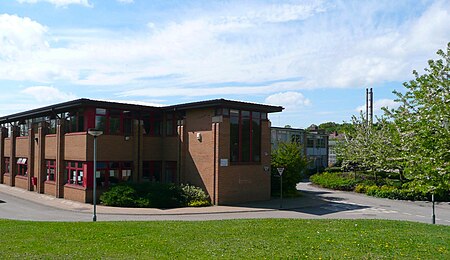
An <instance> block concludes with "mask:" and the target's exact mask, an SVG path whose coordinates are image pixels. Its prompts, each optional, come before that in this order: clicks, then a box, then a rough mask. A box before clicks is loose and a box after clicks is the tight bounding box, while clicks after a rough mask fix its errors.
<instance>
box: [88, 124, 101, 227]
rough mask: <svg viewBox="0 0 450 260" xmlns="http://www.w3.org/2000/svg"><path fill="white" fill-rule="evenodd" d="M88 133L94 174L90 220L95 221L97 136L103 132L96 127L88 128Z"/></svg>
mask: <svg viewBox="0 0 450 260" xmlns="http://www.w3.org/2000/svg"><path fill="white" fill-rule="evenodd" d="M88 133H89V134H90V135H92V136H93V137H94V174H93V178H94V181H93V186H94V187H93V189H92V201H93V204H94V214H93V216H92V221H94V222H96V221H97V176H96V175H97V137H99V136H101V135H102V134H103V131H100V130H96V129H89V130H88Z"/></svg>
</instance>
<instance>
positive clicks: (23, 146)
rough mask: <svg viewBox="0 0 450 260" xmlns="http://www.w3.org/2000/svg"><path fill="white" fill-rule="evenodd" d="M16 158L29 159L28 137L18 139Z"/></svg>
mask: <svg viewBox="0 0 450 260" xmlns="http://www.w3.org/2000/svg"><path fill="white" fill-rule="evenodd" d="M16 157H25V158H28V137H17V138H16Z"/></svg>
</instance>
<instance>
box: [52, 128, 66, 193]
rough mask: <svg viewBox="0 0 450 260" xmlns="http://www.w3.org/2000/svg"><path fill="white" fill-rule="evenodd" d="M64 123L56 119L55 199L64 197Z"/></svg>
mask: <svg viewBox="0 0 450 260" xmlns="http://www.w3.org/2000/svg"><path fill="white" fill-rule="evenodd" d="M64 132H65V131H64V122H63V120H61V119H58V123H57V125H56V176H55V181H56V185H55V187H56V197H57V198H63V197H64V184H65V181H66V178H67V177H66V176H65V174H66V171H65V170H66V169H65V164H64V163H65V161H64V145H65V144H64V134H65V133H64Z"/></svg>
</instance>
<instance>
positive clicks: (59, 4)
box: [17, 0, 93, 7]
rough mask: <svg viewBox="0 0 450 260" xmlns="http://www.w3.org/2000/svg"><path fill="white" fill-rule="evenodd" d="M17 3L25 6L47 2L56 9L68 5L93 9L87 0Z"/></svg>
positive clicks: (19, 0)
mask: <svg viewBox="0 0 450 260" xmlns="http://www.w3.org/2000/svg"><path fill="white" fill-rule="evenodd" d="M17 2H19V3H21V4H22V3H27V4H36V3H39V2H47V3H50V4H53V5H56V6H57V7H64V6H68V5H72V4H73V5H82V6H85V7H93V5H92V4H90V3H89V0H17Z"/></svg>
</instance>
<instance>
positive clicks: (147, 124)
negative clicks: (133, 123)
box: [143, 112, 162, 136]
mask: <svg viewBox="0 0 450 260" xmlns="http://www.w3.org/2000/svg"><path fill="white" fill-rule="evenodd" d="M143 120H144V130H145V133H144V134H146V135H150V136H160V135H161V132H162V131H161V129H162V115H161V113H159V112H150V113H149V114H147V115H145V116H144V117H143Z"/></svg>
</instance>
